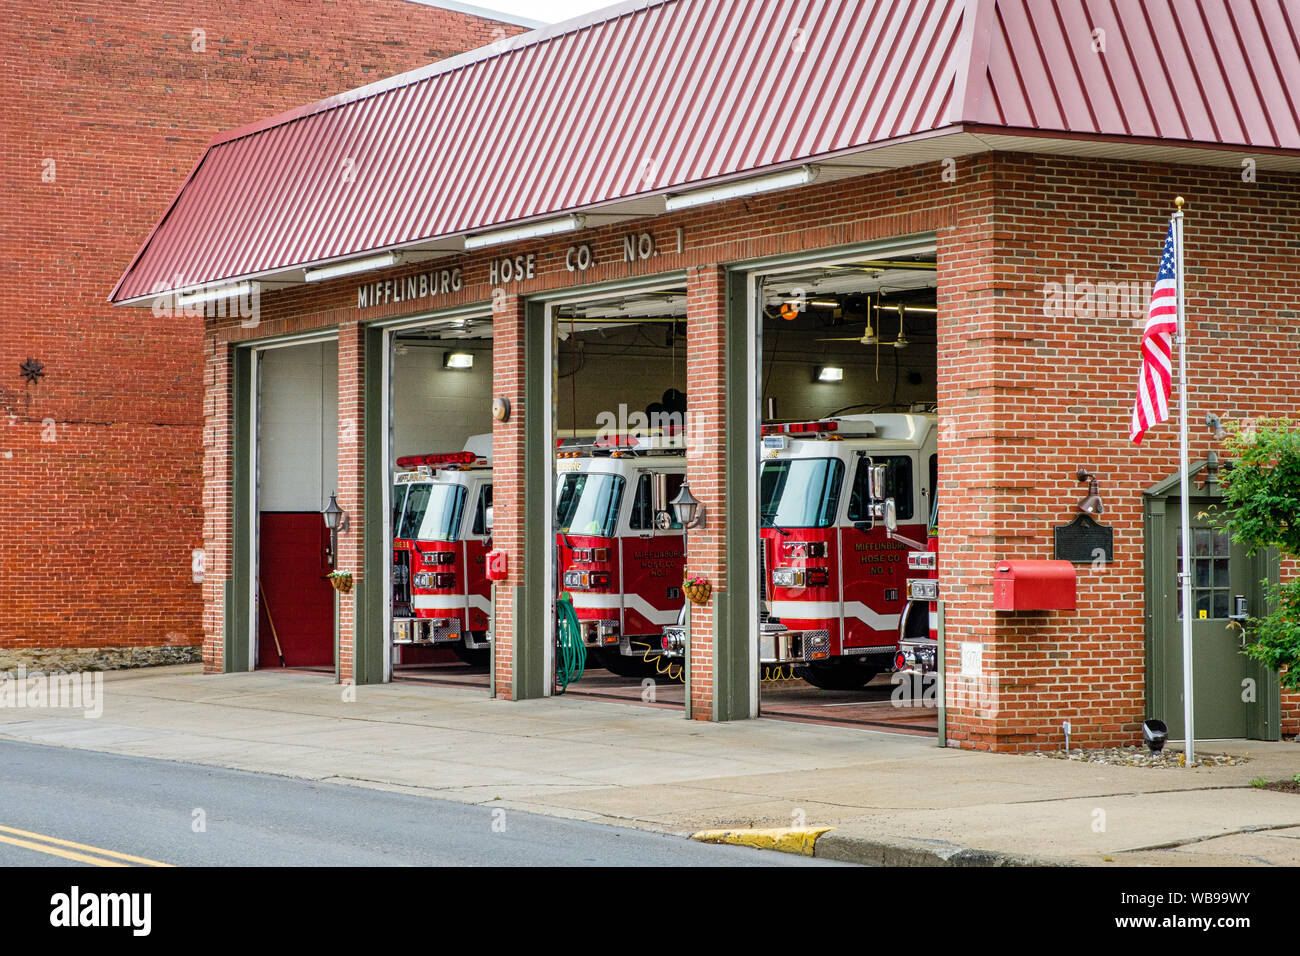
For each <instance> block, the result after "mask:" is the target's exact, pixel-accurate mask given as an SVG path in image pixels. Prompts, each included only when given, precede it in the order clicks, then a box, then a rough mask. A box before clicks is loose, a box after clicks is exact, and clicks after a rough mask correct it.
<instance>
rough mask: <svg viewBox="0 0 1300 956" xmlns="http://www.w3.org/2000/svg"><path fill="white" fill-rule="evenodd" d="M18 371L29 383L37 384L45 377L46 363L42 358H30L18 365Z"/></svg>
mask: <svg viewBox="0 0 1300 956" xmlns="http://www.w3.org/2000/svg"><path fill="white" fill-rule="evenodd" d="M18 371H19V372H21V373H22V376H23V378H25V379H27V384H28V385H35V384H36V383H37V382H39V381H40V380H41V379H43V378H44V377H45V363H44V362H42V361H41V360H40V359H34V358H29V359H28V360H27V361H25V362H23V363H22V364H21V365H19V366H18Z"/></svg>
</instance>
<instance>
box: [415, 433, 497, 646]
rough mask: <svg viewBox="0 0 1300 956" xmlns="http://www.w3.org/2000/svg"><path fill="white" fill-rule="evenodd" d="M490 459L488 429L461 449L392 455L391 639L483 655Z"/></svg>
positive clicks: (487, 591) (487, 602)
mask: <svg viewBox="0 0 1300 956" xmlns="http://www.w3.org/2000/svg"><path fill="white" fill-rule="evenodd" d="M491 462H492V436H491V435H490V434H488V435H476V436H474V437H472V438H470V440H469V441H468V442H467V443H466V444H465V450H464V451H459V452H450V453H444V454H431V455H411V456H407V457H403V458H399V459H397V467H398V468H400V469H404V470H403V471H402V472H401V473H399V474H398V475H396V476H395V478H394V486H393V490H394V494H393V502H394V508H393V529H394V532H393V644H394V646H397V647H402V646H419V647H439V646H443V647H450V648H452V649H453V650H454V651H455V652H456V654H457V655H458V656H459V657H460V658H461V659H462V660H464V661H466V662H467V663H472V664H484V663H486V662H487V658H488V648H489V643H488V615H489V613H490V611H491V586H490V584H489V582H488V579H487V553H488V551H489V550H491V536H492V463H491ZM399 505H400V511H399Z"/></svg>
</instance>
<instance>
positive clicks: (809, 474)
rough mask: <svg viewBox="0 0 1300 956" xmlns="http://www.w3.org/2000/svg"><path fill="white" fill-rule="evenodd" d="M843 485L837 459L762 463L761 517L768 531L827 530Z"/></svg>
mask: <svg viewBox="0 0 1300 956" xmlns="http://www.w3.org/2000/svg"><path fill="white" fill-rule="evenodd" d="M843 484H844V463H843V462H842V461H840V460H839V459H838V458H782V459H777V460H775V461H765V462H764V463H763V471H762V476H761V478H760V480H759V517H760V518H761V519H762V523H763V524H764V525H765V526H767V527H775V528H828V527H830V526H831V525H832V524H834V523H835V512H836V511H837V510H838V508H839V504H840V487H841V486H842V485H843Z"/></svg>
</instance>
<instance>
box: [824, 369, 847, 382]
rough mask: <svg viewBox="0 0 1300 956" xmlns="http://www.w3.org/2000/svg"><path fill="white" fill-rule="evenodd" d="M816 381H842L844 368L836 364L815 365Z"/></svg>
mask: <svg viewBox="0 0 1300 956" xmlns="http://www.w3.org/2000/svg"><path fill="white" fill-rule="evenodd" d="M817 381H819V382H842V381H844V369H842V368H840V367H839V366H838V365H819V366H817Z"/></svg>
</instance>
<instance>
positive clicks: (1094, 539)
mask: <svg viewBox="0 0 1300 956" xmlns="http://www.w3.org/2000/svg"><path fill="white" fill-rule="evenodd" d="M1055 530H1056V560H1057V561H1069V562H1071V563H1072V564H1092V563H1093V562H1094V561H1100V562H1101V563H1102V564H1113V563H1114V562H1115V529H1114V528H1112V527H1110V526H1109V525H1104V524H1098V523H1097V522H1096V521H1094V520H1093V519H1092V518H1091V517H1090V516H1088V515H1083V514H1081V515H1079V517H1077V518H1075V519H1074V520H1073V521H1071V522H1070V523H1069V524H1063V525H1057V526H1056V529H1055ZM1098 552H1100V553H1098Z"/></svg>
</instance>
